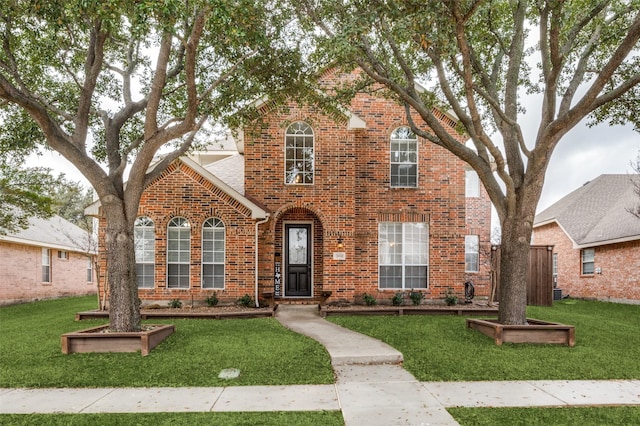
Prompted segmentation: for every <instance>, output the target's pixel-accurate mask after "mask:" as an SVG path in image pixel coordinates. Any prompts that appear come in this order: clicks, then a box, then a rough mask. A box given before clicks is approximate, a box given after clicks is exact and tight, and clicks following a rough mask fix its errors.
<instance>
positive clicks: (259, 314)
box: [76, 308, 275, 321]
mask: <svg viewBox="0 0 640 426" xmlns="http://www.w3.org/2000/svg"><path fill="white" fill-rule="evenodd" d="M274 315H275V308H272V309H247V310H242V311H223V310H219V311H218V310H211V311H195V312H189V311H187V310H184V309H162V310H155V309H149V310H141V311H140V318H142V319H143V320H146V319H152V318H156V319H174V318H176V319H188V318H199V319H237V318H267V317H273V316H274ZM108 317H109V312H108V311H84V312H78V313H76V321H80V320H85V319H96V318H108Z"/></svg>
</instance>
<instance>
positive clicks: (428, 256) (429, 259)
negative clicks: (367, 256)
mask: <svg viewBox="0 0 640 426" xmlns="http://www.w3.org/2000/svg"><path fill="white" fill-rule="evenodd" d="M382 223H400V224H402V247H406V232H405V225H407V224H416V223H423V224H424V225H425V226H426V228H427V247H426V250H427V253H426V254H427V264H426V265H406V264H405V263H404V251H403V253H402V256H401V258H402V264H384V265H381V264H380V225H381V224H382ZM430 242H431V236H430V234H429V223H428V222H378V262H377V264H378V290H380V291H390V290H391V291H399V290H401V291H407V290H413V289H415V290H428V289H429V288H430V283H429V275H430V274H431V267H430V265H431V257H430V256H431V250H429V245H430ZM380 266H401V267H402V287H393V288H391V287H381V286H380V279H381V277H380ZM405 266H421V267H426V268H427V276H426V287H406V286H405V275H404V274H405V269H404V268H405Z"/></svg>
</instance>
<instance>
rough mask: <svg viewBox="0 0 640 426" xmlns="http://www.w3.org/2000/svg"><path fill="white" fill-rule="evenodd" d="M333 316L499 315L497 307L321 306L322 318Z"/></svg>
mask: <svg viewBox="0 0 640 426" xmlns="http://www.w3.org/2000/svg"><path fill="white" fill-rule="evenodd" d="M331 315H393V316H402V315H458V316H470V315H479V316H484V315H498V308H497V307H490V306H486V307H473V308H466V307H465V306H464V305H460V306H425V305H422V306H375V307H364V306H351V307H348V308H344V307H343V308H340V307H331V306H326V305H323V306H320V316H321V317H323V318H324V317H328V316H331Z"/></svg>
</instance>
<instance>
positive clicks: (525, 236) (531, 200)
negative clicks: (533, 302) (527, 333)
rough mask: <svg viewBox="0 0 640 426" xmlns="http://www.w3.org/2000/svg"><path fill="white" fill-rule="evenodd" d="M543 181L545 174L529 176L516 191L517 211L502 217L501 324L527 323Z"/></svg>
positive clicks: (515, 208) (499, 310)
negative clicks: (535, 223)
mask: <svg viewBox="0 0 640 426" xmlns="http://www.w3.org/2000/svg"><path fill="white" fill-rule="evenodd" d="M543 182H544V174H543V173H538V174H535V175H534V176H531V175H530V176H528V177H527V178H526V180H525V182H524V183H523V185H522V186H521V187H520V188H519V189H518V190H516V193H515V194H513V195H514V196H515V197H516V198H515V203H514V206H515V207H514V211H512V212H511V214H509V215H508V216H506V217H504V218H503V219H502V223H501V225H502V241H501V245H500V294H499V295H498V301H499V302H500V306H499V308H498V321H499V322H500V323H501V324H509V325H524V324H526V322H527V276H528V273H529V251H530V248H531V235H532V233H533V220H534V217H535V212H536V206H537V205H538V200H539V198H540V193H541V191H542V184H543Z"/></svg>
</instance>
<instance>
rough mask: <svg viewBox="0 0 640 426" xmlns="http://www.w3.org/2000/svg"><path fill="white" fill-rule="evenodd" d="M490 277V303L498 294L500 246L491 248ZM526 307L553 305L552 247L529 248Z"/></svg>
mask: <svg viewBox="0 0 640 426" xmlns="http://www.w3.org/2000/svg"><path fill="white" fill-rule="evenodd" d="M491 276H492V281H493V285H494V286H495V291H492V292H491V293H492V295H493V297H492V301H493V302H497V301H498V294H500V246H493V247H491ZM527 305H535V306H552V305H553V246H531V249H530V250H529V273H528V274H527Z"/></svg>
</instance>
